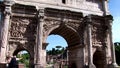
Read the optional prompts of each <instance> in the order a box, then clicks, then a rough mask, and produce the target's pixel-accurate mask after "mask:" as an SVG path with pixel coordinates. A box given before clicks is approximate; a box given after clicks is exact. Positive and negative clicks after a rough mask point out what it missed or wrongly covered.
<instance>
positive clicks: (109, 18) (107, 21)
mask: <svg viewBox="0 0 120 68" xmlns="http://www.w3.org/2000/svg"><path fill="white" fill-rule="evenodd" d="M112 23H113V16H112V15H106V16H105V24H106V26H108V28H109V29H110V28H111V27H112Z"/></svg>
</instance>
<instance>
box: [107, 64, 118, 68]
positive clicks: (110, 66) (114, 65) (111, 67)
mask: <svg viewBox="0 0 120 68" xmlns="http://www.w3.org/2000/svg"><path fill="white" fill-rule="evenodd" d="M109 68H119V66H118V65H117V63H112V64H110V65H109Z"/></svg>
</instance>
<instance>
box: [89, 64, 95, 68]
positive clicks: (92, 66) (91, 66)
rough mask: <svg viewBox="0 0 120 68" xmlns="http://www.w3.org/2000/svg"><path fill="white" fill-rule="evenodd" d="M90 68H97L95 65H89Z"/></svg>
mask: <svg viewBox="0 0 120 68" xmlns="http://www.w3.org/2000/svg"><path fill="white" fill-rule="evenodd" d="M88 68H96V66H95V65H94V64H89V65H88Z"/></svg>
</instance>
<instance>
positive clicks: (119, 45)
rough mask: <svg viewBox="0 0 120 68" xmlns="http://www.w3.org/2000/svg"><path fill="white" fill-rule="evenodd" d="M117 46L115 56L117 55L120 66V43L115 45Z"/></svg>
mask: <svg viewBox="0 0 120 68" xmlns="http://www.w3.org/2000/svg"><path fill="white" fill-rule="evenodd" d="M114 45H115V55H116V62H117V64H118V65H120V42H116V43H114Z"/></svg>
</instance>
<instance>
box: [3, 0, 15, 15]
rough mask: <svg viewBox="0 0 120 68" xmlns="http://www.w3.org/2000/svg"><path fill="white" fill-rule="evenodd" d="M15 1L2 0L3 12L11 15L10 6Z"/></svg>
mask: <svg viewBox="0 0 120 68" xmlns="http://www.w3.org/2000/svg"><path fill="white" fill-rule="evenodd" d="M14 3H15V2H14V1H12V0H4V5H5V10H4V14H5V15H6V14H8V15H11V6H12V5H13V4H14Z"/></svg>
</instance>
